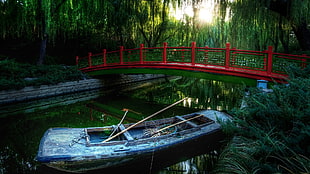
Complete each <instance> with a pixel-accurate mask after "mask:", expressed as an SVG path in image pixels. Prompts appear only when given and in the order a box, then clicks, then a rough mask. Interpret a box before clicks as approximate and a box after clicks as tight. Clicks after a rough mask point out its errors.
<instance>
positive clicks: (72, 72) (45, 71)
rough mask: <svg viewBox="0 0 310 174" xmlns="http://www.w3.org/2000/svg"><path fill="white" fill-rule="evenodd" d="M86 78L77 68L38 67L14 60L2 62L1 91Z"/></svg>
mask: <svg viewBox="0 0 310 174" xmlns="http://www.w3.org/2000/svg"><path fill="white" fill-rule="evenodd" d="M84 78H85V75H84V74H83V73H82V72H81V71H78V70H77V69H76V67H75V66H63V65H40V66H38V65H31V64H25V63H19V62H16V61H15V60H12V59H5V60H0V90H9V89H21V88H23V87H26V86H39V85H49V84H57V83H60V82H66V81H74V80H82V79H84Z"/></svg>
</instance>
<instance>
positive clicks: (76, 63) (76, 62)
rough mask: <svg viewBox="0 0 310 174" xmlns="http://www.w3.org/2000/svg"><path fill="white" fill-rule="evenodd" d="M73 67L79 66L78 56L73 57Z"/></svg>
mask: <svg viewBox="0 0 310 174" xmlns="http://www.w3.org/2000/svg"><path fill="white" fill-rule="evenodd" d="M75 65H76V66H78V65H79V56H75Z"/></svg>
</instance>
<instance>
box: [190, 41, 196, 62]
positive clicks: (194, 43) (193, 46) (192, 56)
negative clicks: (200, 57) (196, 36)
mask: <svg viewBox="0 0 310 174" xmlns="http://www.w3.org/2000/svg"><path fill="white" fill-rule="evenodd" d="M195 57H196V42H192V54H191V58H192V65H195Z"/></svg>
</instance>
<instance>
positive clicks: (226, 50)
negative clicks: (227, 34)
mask: <svg viewBox="0 0 310 174" xmlns="http://www.w3.org/2000/svg"><path fill="white" fill-rule="evenodd" d="M229 67H230V43H226V49H225V68H226V69H229Z"/></svg>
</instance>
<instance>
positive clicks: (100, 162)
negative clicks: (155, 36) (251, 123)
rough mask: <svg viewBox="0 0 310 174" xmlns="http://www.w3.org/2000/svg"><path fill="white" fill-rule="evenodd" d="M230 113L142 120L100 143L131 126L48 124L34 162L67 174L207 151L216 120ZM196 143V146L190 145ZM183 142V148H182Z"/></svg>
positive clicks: (217, 128)
mask: <svg viewBox="0 0 310 174" xmlns="http://www.w3.org/2000/svg"><path fill="white" fill-rule="evenodd" d="M228 119H230V117H229V115H227V114H226V113H223V112H219V111H215V110H203V111H199V112H196V113H192V114H187V115H183V116H175V117H171V118H165V119H159V120H151V121H145V122H143V123H141V124H138V125H135V126H134V127H132V128H131V129H128V130H127V131H124V133H122V134H120V135H119V136H117V137H115V138H113V139H112V140H110V141H108V142H103V141H104V140H105V139H107V138H108V137H109V135H110V134H111V132H112V131H113V130H114V129H116V128H117V131H118V132H121V131H123V130H126V128H128V127H129V126H132V125H133V124H120V125H118V126H107V127H93V128H51V129H49V130H47V131H46V132H45V134H44V137H43V138H42V139H41V143H40V146H39V151H38V155H37V158H36V159H37V161H39V162H42V163H44V164H46V165H48V166H49V167H53V168H56V169H59V170H63V171H70V172H86V171H92V170H97V169H109V168H111V169H113V170H114V169H120V168H122V167H123V168H125V169H126V167H125V166H131V167H132V168H135V169H137V168H140V167H141V166H142V164H143V163H147V164H150V165H151V163H154V162H155V161H157V162H159V163H163V161H162V160H164V161H166V160H167V159H168V158H169V159H171V158H174V156H176V155H179V154H182V155H183V153H184V154H185V152H186V151H191V152H190V153H193V152H194V151H195V150H197V149H198V146H202V147H199V148H203V149H208V148H210V145H211V144H214V143H217V141H218V140H219V136H220V134H219V133H220V132H221V127H220V124H219V123H218V120H222V121H226V120H228ZM192 143H195V144H192ZM184 145H185V146H184Z"/></svg>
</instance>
